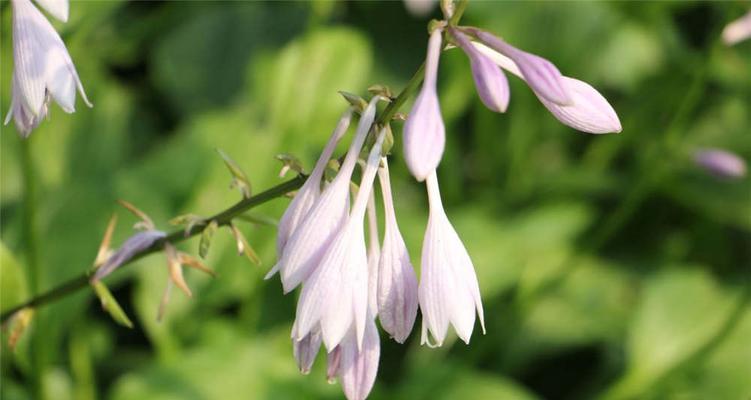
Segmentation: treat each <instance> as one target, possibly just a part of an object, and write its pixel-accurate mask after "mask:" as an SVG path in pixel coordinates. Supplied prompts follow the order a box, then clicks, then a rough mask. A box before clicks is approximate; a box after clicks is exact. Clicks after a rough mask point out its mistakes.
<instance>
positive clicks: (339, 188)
mask: <svg viewBox="0 0 751 400" xmlns="http://www.w3.org/2000/svg"><path fill="white" fill-rule="evenodd" d="M379 99H380V98H379V97H378V96H376V97H374V98H373V99H372V100H371V101H370V104H369V105H368V107H367V108H366V109H365V111H364V112H363V113H362V116H361V117H360V122H359V124H358V126H357V131H356V133H355V138H354V140H353V141H352V145H351V146H350V148H349V150H348V152H347V155H346V157H345V159H344V162H343V163H342V166H341V168H340V169H339V173H338V174H337V175H336V178H334V180H333V181H332V182H331V183H330V184H329V185H328V186H327V187H326V189H325V190H324V191H323V193H322V194H321V196H320V197H319V198H318V200H317V201H316V202H315V204H314V205H313V207H312V208H311V209H310V211H309V212H308V213H307V215H305V217H304V218H303V219H302V221H301V222H300V223H299V224H298V228H297V229H295V231H294V232H293V233H292V236H291V237H290V238H289V240H288V241H287V243H286V245H285V248H284V251H283V252H282V254H281V255H280V259H279V261H278V262H277V265H276V266H274V269H276V270H278V271H280V275H281V278H282V286H283V287H284V292H285V293H289V292H290V291H292V290H293V289H294V288H296V287H297V285H299V284H300V283H301V282H302V281H303V280H305V279H307V278H308V276H309V275H310V274H311V273H312V272H313V270H314V269H315V268H316V267H317V266H318V265H319V263H320V261H321V257H323V254H324V253H325V251H326V249H327V248H328V245H329V244H330V243H331V240H332V239H333V237H334V235H335V233H336V232H337V231H339V230H340V228H341V226H342V224H343V223H344V221H345V220H346V217H347V212H348V205H349V196H348V193H349V182H350V179H351V177H352V172H353V171H354V168H355V165H356V164H357V157H358V155H359V154H360V149H361V148H362V145H363V143H364V142H365V137H366V136H367V134H368V131H369V130H370V126H371V125H372V124H373V120H374V119H375V111H376V109H375V107H376V103H377V102H378V101H379Z"/></svg>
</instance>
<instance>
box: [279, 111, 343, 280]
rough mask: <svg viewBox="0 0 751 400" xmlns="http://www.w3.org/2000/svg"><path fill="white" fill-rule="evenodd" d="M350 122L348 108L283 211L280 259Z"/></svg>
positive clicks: (314, 194) (311, 203) (313, 196)
mask: <svg viewBox="0 0 751 400" xmlns="http://www.w3.org/2000/svg"><path fill="white" fill-rule="evenodd" d="M351 120H352V109H351V108H348V109H347V111H345V112H344V114H343V115H342V117H341V118H340V119H339V123H338V124H337V125H336V128H335V129H334V132H333V133H332V134H331V137H330V138H329V141H328V143H326V147H325V148H324V149H323V152H322V153H321V156H320V157H319V158H318V161H317V162H316V165H315V167H314V168H313V171H312V172H311V173H310V175H309V176H308V179H307V180H306V181H305V183H304V184H303V185H302V187H301V188H300V189H299V190H298V191H297V194H296V195H295V197H294V198H293V199H292V201H291V202H290V203H289V206H288V207H287V210H286V211H284V215H283V216H282V218H281V220H280V221H279V228H278V234H277V239H276V253H277V254H278V255H279V257H281V254H282V253H283V252H284V246H285V245H286V244H287V240H289V238H290V237H291V236H292V233H294V231H295V230H296V229H297V226H298V225H299V224H300V222H301V221H302V219H303V218H304V217H305V215H307V213H308V211H310V208H311V207H313V204H314V203H315V202H316V200H318V198H319V197H320V196H321V179H322V178H323V173H324V171H325V169H326V164H327V163H328V162H329V159H330V158H331V155H332V154H333V153H334V150H335V149H336V145H337V143H339V140H340V139H341V138H342V136H344V134H345V133H346V132H347V128H349V124H350V121H351ZM277 265H279V264H277ZM276 271H277V270H276V269H272V270H271V271H270V272H269V274H268V275H266V279H269V278H270V277H271V276H273V275H274V273H276Z"/></svg>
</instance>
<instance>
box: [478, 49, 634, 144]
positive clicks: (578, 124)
mask: <svg viewBox="0 0 751 400" xmlns="http://www.w3.org/2000/svg"><path fill="white" fill-rule="evenodd" d="M473 45H474V46H475V47H476V48H477V49H478V50H479V51H480V52H481V53H483V54H485V55H486V56H488V57H489V58H490V59H492V60H493V61H494V62H495V63H496V64H498V66H500V67H501V68H503V69H505V70H507V71H509V72H511V73H512V74H514V75H516V76H518V77H519V78H521V79H524V80H526V81H527V82H528V83H529V82H530V81H528V79H529V78H528V76H529V75H530V74H529V73H527V75H525V72H524V71H523V70H522V69H521V66H520V65H517V64H516V62H515V61H514V60H512V59H511V58H509V57H507V56H506V55H503V54H501V53H499V52H498V51H496V50H494V49H491V48H490V47H487V46H485V45H484V44H482V43H477V42H473ZM517 51H520V50H517ZM556 71H557V70H556ZM538 82H546V80H538ZM559 82H560V84H561V85H562V86H563V87H564V91H565V92H566V93H567V94H568V96H569V99H570V102H569V103H568V104H562V103H556V102H554V101H552V100H551V99H550V96H549V95H545V94H544V93H543V92H539V91H538V90H540V89H539V88H540V87H541V85H539V84H538V85H536V86H533V85H532V84H531V83H530V87H531V88H532V90H533V91H534V92H535V95H537V98H538V99H539V100H540V102H541V103H542V104H543V105H544V106H545V107H546V108H547V109H548V110H549V111H550V112H551V113H552V114H553V116H555V117H556V118H557V119H558V120H559V121H561V122H562V123H564V124H565V125H568V126H570V127H572V128H574V129H577V130H580V131H582V132H587V133H614V132H615V133H617V132H620V131H621V130H622V127H621V122H620V120H619V119H618V114H616V112H615V110H613V107H612V106H611V105H610V103H608V101H607V100H606V99H605V98H604V97H603V96H602V95H601V94H600V92H598V91H597V90H596V89H595V88H593V87H592V86H590V85H589V84H587V83H586V82H582V81H580V80H578V79H574V78H569V77H567V76H561V77H560V80H559Z"/></svg>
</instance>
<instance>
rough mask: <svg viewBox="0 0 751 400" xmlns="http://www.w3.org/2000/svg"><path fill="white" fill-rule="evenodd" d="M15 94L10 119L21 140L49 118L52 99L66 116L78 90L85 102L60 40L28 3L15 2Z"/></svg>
mask: <svg viewBox="0 0 751 400" xmlns="http://www.w3.org/2000/svg"><path fill="white" fill-rule="evenodd" d="M11 4H12V6H13V59H14V64H15V65H14V70H13V85H12V87H13V94H12V99H11V107H10V110H9V112H8V116H7V117H6V118H5V124H7V123H8V122H9V121H10V117H11V115H13V118H14V120H15V122H16V127H17V128H18V131H19V133H20V134H21V136H23V137H26V136H28V135H29V134H30V133H31V130H32V129H34V128H35V127H36V126H37V125H38V124H39V122H40V121H41V119H42V118H44V116H45V115H46V114H47V104H48V103H49V100H50V97H51V98H53V99H55V101H56V102H57V103H58V104H59V105H60V108H62V109H63V111H65V112H67V113H72V112H74V111H75V101H76V89H78V91H79V92H80V93H81V97H82V98H83V101H84V102H85V103H86V105H88V106H89V107H91V103H89V100H88V99H87V98H86V93H84V90H83V86H82V84H81V80H80V79H79V77H78V73H77V72H76V67H75V66H74V65H73V61H72V60H71V59H70V55H69V54H68V50H67V49H66V48H65V44H64V43H63V41H62V39H60V36H59V35H58V34H57V32H56V31H55V29H54V28H53V27H52V25H50V23H49V21H48V20H47V18H45V17H44V15H42V13H41V12H40V11H39V10H38V9H37V8H36V7H35V6H34V5H33V4H32V3H31V1H29V0H13V1H12V2H11Z"/></svg>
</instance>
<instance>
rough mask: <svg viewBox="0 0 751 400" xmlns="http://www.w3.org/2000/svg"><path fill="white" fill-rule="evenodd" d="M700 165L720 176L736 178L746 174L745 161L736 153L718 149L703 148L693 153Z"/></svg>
mask: <svg viewBox="0 0 751 400" xmlns="http://www.w3.org/2000/svg"><path fill="white" fill-rule="evenodd" d="M694 161H695V162H696V164H698V165H699V166H700V167H702V168H704V169H705V170H707V171H708V172H710V173H712V174H713V175H715V176H718V177H721V178H730V179H733V178H735V179H737V178H742V177H744V176H746V162H745V161H743V159H742V158H740V157H738V156H737V155H735V154H733V153H731V152H729V151H725V150H720V149H704V150H699V151H697V152H696V153H695V154H694Z"/></svg>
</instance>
